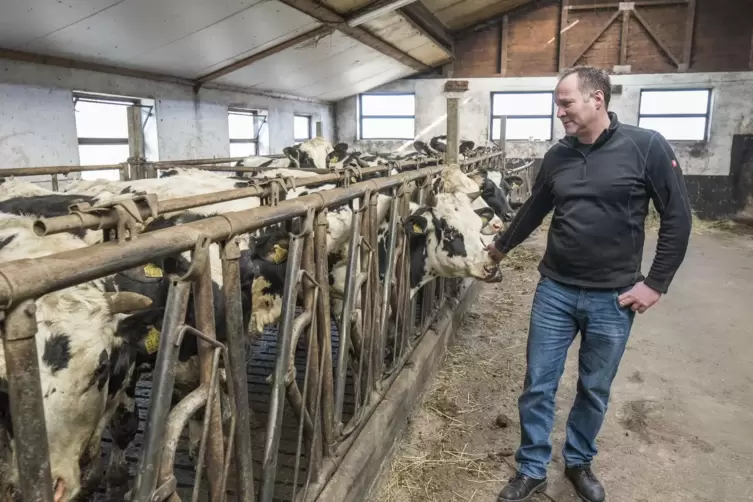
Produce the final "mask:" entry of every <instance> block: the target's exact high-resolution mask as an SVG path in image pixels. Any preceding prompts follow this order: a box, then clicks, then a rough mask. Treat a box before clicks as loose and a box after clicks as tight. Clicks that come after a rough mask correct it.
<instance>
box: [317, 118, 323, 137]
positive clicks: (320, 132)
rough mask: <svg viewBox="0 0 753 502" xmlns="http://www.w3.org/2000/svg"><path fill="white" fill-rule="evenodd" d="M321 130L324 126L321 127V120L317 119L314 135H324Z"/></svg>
mask: <svg viewBox="0 0 753 502" xmlns="http://www.w3.org/2000/svg"><path fill="white" fill-rule="evenodd" d="M323 130H324V128H323V127H322V123H321V121H319V120H317V121H316V136H317V137H318V138H321V137H323V136H324V134H323Z"/></svg>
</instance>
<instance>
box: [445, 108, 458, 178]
mask: <svg viewBox="0 0 753 502" xmlns="http://www.w3.org/2000/svg"><path fill="white" fill-rule="evenodd" d="M459 111H460V98H447V163H448V164H457V163H458V157H459V156H460V132H459V129H458V128H459V127H460V118H459V115H460V113H459Z"/></svg>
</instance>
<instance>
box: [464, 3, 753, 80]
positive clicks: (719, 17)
mask: <svg viewBox="0 0 753 502" xmlns="http://www.w3.org/2000/svg"><path fill="white" fill-rule="evenodd" d="M696 1H697V6H696V12H695V19H694V23H693V39H692V43H691V58H690V64H689V70H690V71H694V72H710V71H744V70H749V69H753V68H751V43H752V38H753V24H752V23H751V21H750V19H751V5H750V0H725V1H724V2H720V1H717V0H696ZM547 3H548V5H547ZM605 3H607V4H611V5H612V7H609V8H604V7H600V8H598V9H587V10H570V11H568V13H567V19H566V23H565V25H564V26H562V27H560V16H561V11H560V6H559V2H546V1H545V0H540V2H539V3H538V7H536V6H530V5H529V6H525V7H524V8H522V9H520V10H519V11H517V12H515V11H513V12H511V13H510V14H508V35H507V41H506V42H505V43H506V49H507V53H506V57H505V61H504V62H501V61H500V59H501V57H500V56H501V53H502V51H501V47H502V40H501V39H502V38H503V37H502V29H501V22H495V23H488V24H486V25H484V26H481V27H479V28H478V29H477V31H470V32H467V33H460V34H458V37H459V40H458V42H457V45H456V55H455V56H456V60H455V64H454V74H453V76H454V77H455V78H469V77H491V76H507V77H531V76H547V75H554V74H556V73H557V71H558V63H559V48H560V42H561V43H562V46H563V49H564V57H563V66H564V67H567V66H570V65H572V64H574V63H575V64H588V65H593V66H599V67H601V68H604V69H608V70H612V69H614V67H615V65H620V64H621V62H620V48H621V43H622V40H621V39H622V20H621V17H618V18H617V19H615V20H614V21H613V22H612V23H611V25H610V26H609V27H608V28H607V29H606V30H605V31H604V32H603V33H601V32H602V30H603V28H604V26H605V25H606V23H607V22H608V21H609V20H610V18H611V17H612V16H613V15H614V14H615V13H617V12H618V11H617V2H605V1H604V0H570V5H571V6H579V5H583V6H587V5H593V4H599V5H601V6H603V5H604V4H605ZM636 12H637V13H638V14H639V15H640V17H641V18H642V19H643V20H644V21H645V22H646V24H648V26H649V27H650V28H651V31H653V32H654V33H655V34H656V35H657V37H658V38H659V39H660V41H661V42H662V44H663V45H664V46H665V47H666V48H667V49H668V50H669V51H670V53H671V54H672V55H673V56H674V57H675V58H676V59H677V60H678V61H679V62H680V63H683V62H684V61H683V54H684V49H685V38H686V37H685V35H686V31H687V23H688V15H687V14H688V7H687V6H683V5H671V6H638V7H636ZM560 30H564V34H563V35H562V38H561V40H560V36H559V31H560ZM600 33H601V34H600ZM597 36H598V38H596V39H595V40H594V38H595V37H597ZM591 42H593V45H591V47H590V48H587V47H588V45H589V44H590V43H591ZM625 44H626V52H625V56H626V58H625V61H623V62H622V63H623V64H625V65H629V66H630V72H631V73H633V74H643V73H666V72H675V71H678V68H677V66H675V64H674V63H673V62H672V60H671V59H670V58H669V57H668V56H667V55H666V54H665V53H664V51H663V50H662V49H661V48H660V47H659V44H657V43H656V42H655V41H654V40H653V38H652V37H651V35H650V34H649V33H648V32H647V31H646V29H645V28H644V27H643V25H642V24H641V23H640V22H639V21H638V20H637V19H636V17H635V16H634V15H632V14H631V15H630V17H629V21H628V26H627V37H626V40H625ZM584 51H585V52H584ZM576 58H578V59H576ZM503 63H504V64H503Z"/></svg>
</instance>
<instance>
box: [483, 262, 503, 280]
mask: <svg viewBox="0 0 753 502" xmlns="http://www.w3.org/2000/svg"><path fill="white" fill-rule="evenodd" d="M482 281H484V282H502V272H501V271H500V270H499V267H498V266H496V265H490V266H487V267H484V277H483V279H482Z"/></svg>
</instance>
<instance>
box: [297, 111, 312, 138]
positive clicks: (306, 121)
mask: <svg viewBox="0 0 753 502" xmlns="http://www.w3.org/2000/svg"><path fill="white" fill-rule="evenodd" d="M293 137H294V139H295V141H296V143H301V142H303V141H306V140H307V139H311V117H309V116H307V115H296V116H294V117H293Z"/></svg>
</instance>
